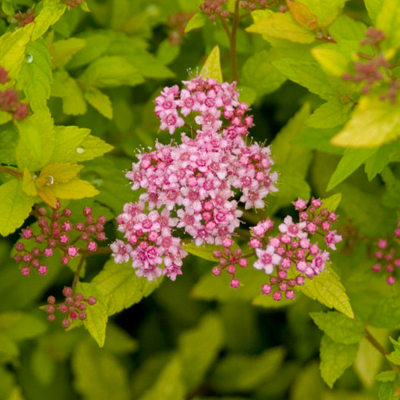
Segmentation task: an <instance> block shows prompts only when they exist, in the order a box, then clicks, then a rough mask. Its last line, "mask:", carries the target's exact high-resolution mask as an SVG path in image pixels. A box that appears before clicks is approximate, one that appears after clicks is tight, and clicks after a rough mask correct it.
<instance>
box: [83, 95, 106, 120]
mask: <svg viewBox="0 0 400 400" xmlns="http://www.w3.org/2000/svg"><path fill="white" fill-rule="evenodd" d="M84 96H85V99H86V100H87V101H88V103H89V104H90V105H91V106H92V107H94V108H95V109H96V110H97V111H98V112H99V113H100V114H102V115H104V116H105V117H106V118H108V119H112V118H113V108H112V104H111V101H110V98H109V97H108V96H107V95H106V94H104V93H103V92H101V91H100V90H99V89H97V88H95V87H91V88H87V89H86V90H85V92H84Z"/></svg>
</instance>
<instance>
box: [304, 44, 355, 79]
mask: <svg viewBox="0 0 400 400" xmlns="http://www.w3.org/2000/svg"><path fill="white" fill-rule="evenodd" d="M311 54H312V55H313V56H314V58H315V59H316V60H317V61H318V63H319V65H321V67H322V68H323V69H324V71H326V72H328V73H330V74H332V75H334V76H342V75H343V73H345V72H346V70H347V64H348V60H347V58H346V56H345V55H344V54H343V53H341V52H340V51H339V50H337V49H336V48H335V46H329V45H322V46H318V47H314V48H313V49H312V50H311Z"/></svg>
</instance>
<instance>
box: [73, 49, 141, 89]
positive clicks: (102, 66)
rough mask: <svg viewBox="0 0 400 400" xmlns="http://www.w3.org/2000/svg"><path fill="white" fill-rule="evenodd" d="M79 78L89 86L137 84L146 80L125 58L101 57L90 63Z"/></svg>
mask: <svg viewBox="0 0 400 400" xmlns="http://www.w3.org/2000/svg"><path fill="white" fill-rule="evenodd" d="M79 80H80V81H81V82H82V83H84V84H85V85H88V86H96V87H113V86H121V85H130V86H135V85H138V84H140V83H143V82H144V79H143V76H142V75H141V74H140V73H139V72H138V71H137V69H136V68H135V67H134V66H133V65H132V64H131V63H130V62H128V61H127V60H126V59H125V58H122V57H118V56H110V57H101V58H99V59H97V60H96V61H94V62H93V63H92V64H90V65H89V66H88V67H87V68H86V70H85V71H84V72H83V74H82V75H81V76H80V77H79Z"/></svg>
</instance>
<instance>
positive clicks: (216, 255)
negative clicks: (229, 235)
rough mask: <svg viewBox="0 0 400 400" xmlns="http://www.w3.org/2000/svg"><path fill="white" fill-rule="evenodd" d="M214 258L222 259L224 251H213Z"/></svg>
mask: <svg viewBox="0 0 400 400" xmlns="http://www.w3.org/2000/svg"><path fill="white" fill-rule="evenodd" d="M213 256H214V257H215V258H221V257H222V251H221V250H214V251H213Z"/></svg>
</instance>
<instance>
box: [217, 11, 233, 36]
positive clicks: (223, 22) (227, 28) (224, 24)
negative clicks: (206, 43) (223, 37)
mask: <svg viewBox="0 0 400 400" xmlns="http://www.w3.org/2000/svg"><path fill="white" fill-rule="evenodd" d="M219 19H220V20H221V23H222V26H223V28H224V31H225V32H226V34H227V35H228V39H230V38H231V31H230V29H229V27H228V25H227V23H226V21H225V19H224V18H223V17H222V16H221V15H219Z"/></svg>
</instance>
